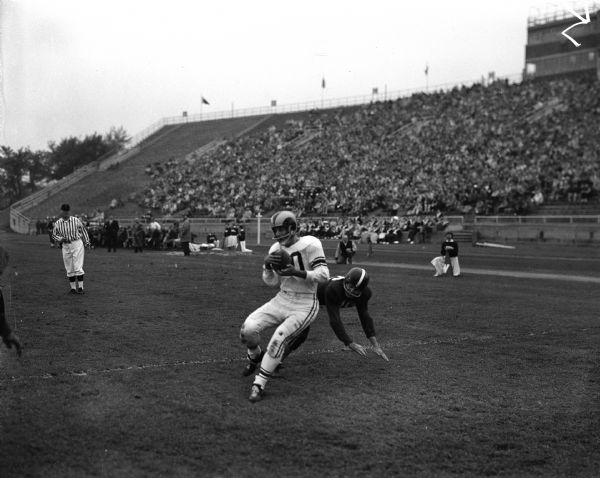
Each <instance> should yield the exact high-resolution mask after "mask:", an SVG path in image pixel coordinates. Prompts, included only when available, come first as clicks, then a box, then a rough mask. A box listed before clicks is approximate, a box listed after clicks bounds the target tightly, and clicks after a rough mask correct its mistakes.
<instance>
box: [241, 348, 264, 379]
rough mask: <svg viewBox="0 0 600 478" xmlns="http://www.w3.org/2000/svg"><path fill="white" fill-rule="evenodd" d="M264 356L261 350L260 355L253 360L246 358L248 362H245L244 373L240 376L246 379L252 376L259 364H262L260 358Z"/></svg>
mask: <svg viewBox="0 0 600 478" xmlns="http://www.w3.org/2000/svg"><path fill="white" fill-rule="evenodd" d="M264 355H265V351H264V350H263V351H261V352H260V355H259V356H258V358H257V359H255V360H252V359H251V358H250V357H248V362H246V366H245V367H244V371H243V372H242V375H243V376H244V377H248V376H250V375H252V374H253V373H254V372H256V369H257V368H258V366H259V365H260V362H262V358H263V357H264Z"/></svg>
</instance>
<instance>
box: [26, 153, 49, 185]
mask: <svg viewBox="0 0 600 478" xmlns="http://www.w3.org/2000/svg"><path fill="white" fill-rule="evenodd" d="M49 158H50V154H49V153H48V151H29V154H28V156H27V158H26V163H27V172H28V173H29V190H30V192H34V191H35V190H36V189H37V186H36V183H39V182H40V181H43V180H45V179H48V177H49V175H50V164H49Z"/></svg>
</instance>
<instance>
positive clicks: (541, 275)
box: [356, 261, 600, 284]
mask: <svg viewBox="0 0 600 478" xmlns="http://www.w3.org/2000/svg"><path fill="white" fill-rule="evenodd" d="M356 264H359V265H361V266H369V267H388V268H390V267H391V268H394V267H396V268H399V269H412V270H419V271H425V270H426V271H431V272H433V268H432V267H431V266H430V265H420V264H406V263H403V262H400V263H394V264H390V263H385V262H363V261H361V262H360V263H359V262H358V261H356ZM460 269H461V273H464V274H465V275H466V274H473V275H488V276H502V277H516V278H519V279H541V280H564V281H569V282H589V283H593V284H600V277H592V276H581V275H568V274H553V273H549V272H525V271H512V270H502V269H478V268H466V267H462V266H461V268H460Z"/></svg>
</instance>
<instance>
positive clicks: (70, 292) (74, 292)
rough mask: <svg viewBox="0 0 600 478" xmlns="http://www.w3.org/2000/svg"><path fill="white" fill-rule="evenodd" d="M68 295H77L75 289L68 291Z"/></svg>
mask: <svg viewBox="0 0 600 478" xmlns="http://www.w3.org/2000/svg"><path fill="white" fill-rule="evenodd" d="M69 294H71V295H75V294H77V291H76V290H75V289H71V290H70V291H69Z"/></svg>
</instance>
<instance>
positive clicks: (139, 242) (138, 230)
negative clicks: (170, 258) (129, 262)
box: [133, 219, 146, 253]
mask: <svg viewBox="0 0 600 478" xmlns="http://www.w3.org/2000/svg"><path fill="white" fill-rule="evenodd" d="M145 242H146V231H145V230H144V226H142V224H141V223H140V220H139V219H136V220H135V224H134V225H133V252H134V253H138V252H143V251H144V245H145Z"/></svg>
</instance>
